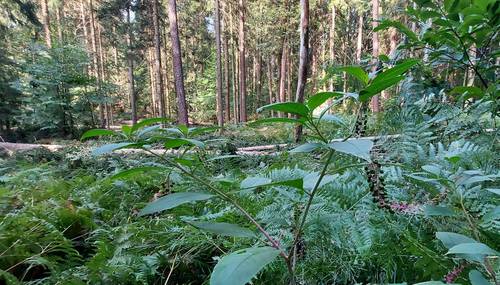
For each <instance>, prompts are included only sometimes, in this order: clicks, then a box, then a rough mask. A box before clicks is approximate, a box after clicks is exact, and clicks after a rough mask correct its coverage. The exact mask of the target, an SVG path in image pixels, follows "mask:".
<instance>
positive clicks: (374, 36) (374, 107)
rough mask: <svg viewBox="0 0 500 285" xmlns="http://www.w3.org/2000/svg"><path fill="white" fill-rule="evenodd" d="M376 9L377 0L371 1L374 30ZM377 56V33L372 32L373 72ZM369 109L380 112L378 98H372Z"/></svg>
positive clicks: (376, 63)
mask: <svg viewBox="0 0 500 285" xmlns="http://www.w3.org/2000/svg"><path fill="white" fill-rule="evenodd" d="M378 9H379V3H378V0H372V19H373V22H372V27H373V29H375V28H376V27H377V26H378V15H379V13H378ZM378 55H379V39H378V33H377V32H373V34H372V57H373V60H374V62H373V71H374V72H375V71H376V70H377V65H378ZM371 107H372V112H374V113H377V112H379V111H380V102H379V96H378V95H375V96H373V97H372V100H371Z"/></svg>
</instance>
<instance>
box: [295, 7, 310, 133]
mask: <svg viewBox="0 0 500 285" xmlns="http://www.w3.org/2000/svg"><path fill="white" fill-rule="evenodd" d="M308 48H309V0H300V50H299V70H298V72H297V77H298V79H297V92H296V93H295V101H297V102H298V103H303V102H304V91H305V88H306V82H307V54H308ZM301 137H302V126H300V125H299V126H297V127H296V129H295V141H297V142H298V141H299V140H300V139H301Z"/></svg>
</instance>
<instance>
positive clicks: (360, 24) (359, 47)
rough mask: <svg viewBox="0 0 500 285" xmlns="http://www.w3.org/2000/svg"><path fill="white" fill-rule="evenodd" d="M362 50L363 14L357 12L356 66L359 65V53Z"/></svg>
mask: <svg viewBox="0 0 500 285" xmlns="http://www.w3.org/2000/svg"><path fill="white" fill-rule="evenodd" d="M362 49H363V12H361V11H360V12H359V18H358V40H357V45H356V64H361V51H362Z"/></svg>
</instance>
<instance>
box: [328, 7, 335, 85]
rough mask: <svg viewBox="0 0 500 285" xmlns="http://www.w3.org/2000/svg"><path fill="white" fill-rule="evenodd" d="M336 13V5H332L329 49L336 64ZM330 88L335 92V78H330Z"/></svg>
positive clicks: (331, 61)
mask: <svg viewBox="0 0 500 285" xmlns="http://www.w3.org/2000/svg"><path fill="white" fill-rule="evenodd" d="M335 15H336V11H335V6H334V5H332V15H331V23H330V39H329V40H330V43H329V47H328V50H329V52H328V53H329V55H330V63H331V64H335V49H334V45H335ZM329 90H330V91H331V92H333V78H332V79H330V87H329Z"/></svg>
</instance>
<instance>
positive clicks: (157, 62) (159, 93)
mask: <svg viewBox="0 0 500 285" xmlns="http://www.w3.org/2000/svg"><path fill="white" fill-rule="evenodd" d="M152 6H153V36H154V65H153V71H154V77H155V90H156V92H155V93H156V97H157V98H156V99H157V100H158V109H159V110H158V114H159V115H160V117H161V118H165V97H164V89H163V78H162V74H161V69H162V65H161V34H160V24H159V21H158V0H152Z"/></svg>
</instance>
